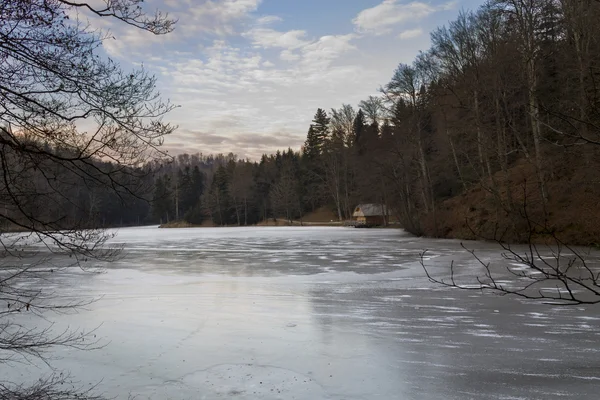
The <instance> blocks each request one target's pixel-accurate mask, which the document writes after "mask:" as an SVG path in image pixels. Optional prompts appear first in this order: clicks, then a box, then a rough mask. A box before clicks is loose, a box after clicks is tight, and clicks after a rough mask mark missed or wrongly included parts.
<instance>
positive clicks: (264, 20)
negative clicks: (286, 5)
mask: <svg viewBox="0 0 600 400" xmlns="http://www.w3.org/2000/svg"><path fill="white" fill-rule="evenodd" d="M281 21H283V18H281V17H278V16H276V15H265V16H264V17H260V18H258V19H257V20H256V24H257V25H260V26H265V25H271V24H274V23H276V22H281Z"/></svg>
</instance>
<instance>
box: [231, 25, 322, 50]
mask: <svg viewBox="0 0 600 400" xmlns="http://www.w3.org/2000/svg"><path fill="white" fill-rule="evenodd" d="M242 36H244V37H247V38H248V39H250V40H251V42H252V44H253V45H254V46H256V47H262V48H265V49H268V48H273V47H279V48H284V49H297V48H299V47H302V46H305V45H306V44H308V43H310V41H308V40H307V39H306V31H302V30H291V31H287V32H279V31H276V30H273V29H268V28H256V29H252V30H250V31H248V32H246V33H244V34H243V35H242Z"/></svg>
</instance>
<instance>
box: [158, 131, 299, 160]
mask: <svg viewBox="0 0 600 400" xmlns="http://www.w3.org/2000/svg"><path fill="white" fill-rule="evenodd" d="M303 142H304V138H303V137H300V136H298V135H295V134H293V133H290V132H288V131H286V130H281V131H278V132H273V133H268V134H265V133H255V132H248V133H229V134H222V135H219V134H214V133H207V132H204V131H202V130H194V129H180V130H178V131H177V133H176V137H174V138H173V140H170V141H169V143H168V145H167V146H166V149H167V150H169V153H171V154H180V153H188V154H190V153H195V152H198V153H203V154H219V153H223V154H228V153H230V152H232V151H233V152H234V154H237V155H238V156H239V157H241V158H250V159H252V160H258V159H260V157H261V156H262V155H263V154H271V153H274V152H275V151H277V150H284V149H287V148H288V147H291V148H292V149H295V150H298V149H299V148H300V146H301V145H302V143H303ZM190 143H193V144H194V145H193V146H190Z"/></svg>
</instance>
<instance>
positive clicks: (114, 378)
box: [3, 228, 600, 400]
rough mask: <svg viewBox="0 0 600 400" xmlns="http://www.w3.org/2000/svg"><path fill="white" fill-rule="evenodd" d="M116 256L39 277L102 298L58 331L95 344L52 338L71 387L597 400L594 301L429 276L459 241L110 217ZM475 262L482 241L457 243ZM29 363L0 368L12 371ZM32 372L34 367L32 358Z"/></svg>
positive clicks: (182, 394) (490, 255)
mask: <svg viewBox="0 0 600 400" xmlns="http://www.w3.org/2000/svg"><path fill="white" fill-rule="evenodd" d="M112 242H113V243H119V244H121V245H122V246H123V247H124V253H123V254H124V258H123V259H121V260H119V261H117V262H114V263H112V264H111V265H109V266H108V267H107V269H106V271H105V273H102V274H99V275H89V274H82V273H81V272H78V271H73V273H69V274H65V275H63V276H61V277H60V279H57V280H55V281H52V282H49V283H48V285H52V286H54V289H55V290H56V292H57V293H65V294H68V295H69V296H75V297H78V298H97V297H100V299H99V300H98V301H97V302H95V303H94V304H93V305H91V306H89V307H88V309H87V310H85V311H82V312H80V313H78V314H75V315H57V316H53V317H52V319H53V320H54V321H55V322H56V325H55V327H56V329H60V328H61V327H64V326H67V325H68V326H71V327H80V328H84V329H85V328H94V327H97V326H99V328H98V330H97V335H98V337H100V338H102V340H103V341H104V343H105V344H106V346H105V347H103V348H101V349H99V350H96V351H91V352H81V351H74V350H65V349H60V350H57V351H56V353H55V354H54V355H55V356H56V357H57V359H56V360H55V361H54V362H53V365H54V366H55V367H58V368H64V369H68V370H71V371H72V372H73V377H74V379H77V380H78V381H79V382H80V383H81V384H82V385H83V386H86V385H93V384H96V383H98V381H100V380H102V382H100V384H99V386H98V392H100V393H103V394H105V395H107V396H109V397H116V398H118V399H127V398H128V396H129V395H130V394H131V395H132V396H137V397H136V398H137V399H146V398H151V399H157V400H161V399H298V400H316V399H331V400H342V399H343V400H359V399H360V400H369V399H382V400H389V399H461V400H462V399H477V400H479V399H598V398H599V396H600V306H590V307H580V306H571V307H561V306H551V305H543V304H539V303H531V302H526V301H524V300H519V299H515V298H508V297H498V296H494V295H491V294H481V293H479V292H465V291H460V290H452V289H448V288H443V287H439V286H435V285H433V284H431V283H429V282H428V281H427V279H426V278H425V277H424V273H423V270H422V268H421V266H420V265H419V263H418V254H419V252H421V251H422V250H423V249H429V250H430V252H428V256H430V257H432V258H431V260H429V263H431V266H432V268H433V269H434V270H441V269H442V268H447V267H448V265H449V262H450V260H453V259H454V260H456V261H457V264H458V266H459V267H460V274H461V275H468V274H469V273H470V272H473V271H475V267H476V263H475V262H474V260H472V259H471V257H470V255H469V254H468V253H466V252H465V251H464V250H463V249H462V248H461V247H460V244H459V242H457V241H451V240H429V239H420V238H415V237H412V236H410V235H408V234H406V233H404V232H403V231H400V230H391V229H387V230H375V229H372V230H371V229H351V228H219V229H156V228H130V229H122V230H120V231H119V234H118V236H117V238H116V239H113V240H112ZM468 246H470V247H475V248H477V249H478V254H479V255H480V256H482V257H483V258H484V259H485V260H500V259H501V257H500V252H499V251H498V249H497V248H496V247H495V246H494V245H493V244H482V243H469V244H468ZM31 368H32V367H26V366H18V367H15V368H12V369H11V370H10V371H3V374H4V375H5V376H8V377H9V379H12V380H14V381H19V380H26V379H27V376H28V371H29V370H30V369H31ZM36 368H38V369H36V374H39V373H40V372H42V373H45V372H46V369H47V367H45V366H38V367H36Z"/></svg>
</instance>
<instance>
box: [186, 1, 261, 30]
mask: <svg viewBox="0 0 600 400" xmlns="http://www.w3.org/2000/svg"><path fill="white" fill-rule="evenodd" d="M261 2H262V0H206V1H204V2H198V1H197V0H187V1H186V3H187V4H188V5H189V8H188V9H187V10H185V12H184V13H181V14H180V15H178V17H179V18H180V21H181V19H182V18H183V19H184V21H186V23H185V25H186V28H185V29H190V30H191V32H204V33H209V34H212V35H219V36H227V35H232V34H234V33H235V32H236V28H237V22H239V21H240V20H243V19H244V18H247V17H248V16H249V14H250V13H252V12H254V11H256V10H257V9H258V6H259V5H260V3H261Z"/></svg>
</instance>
